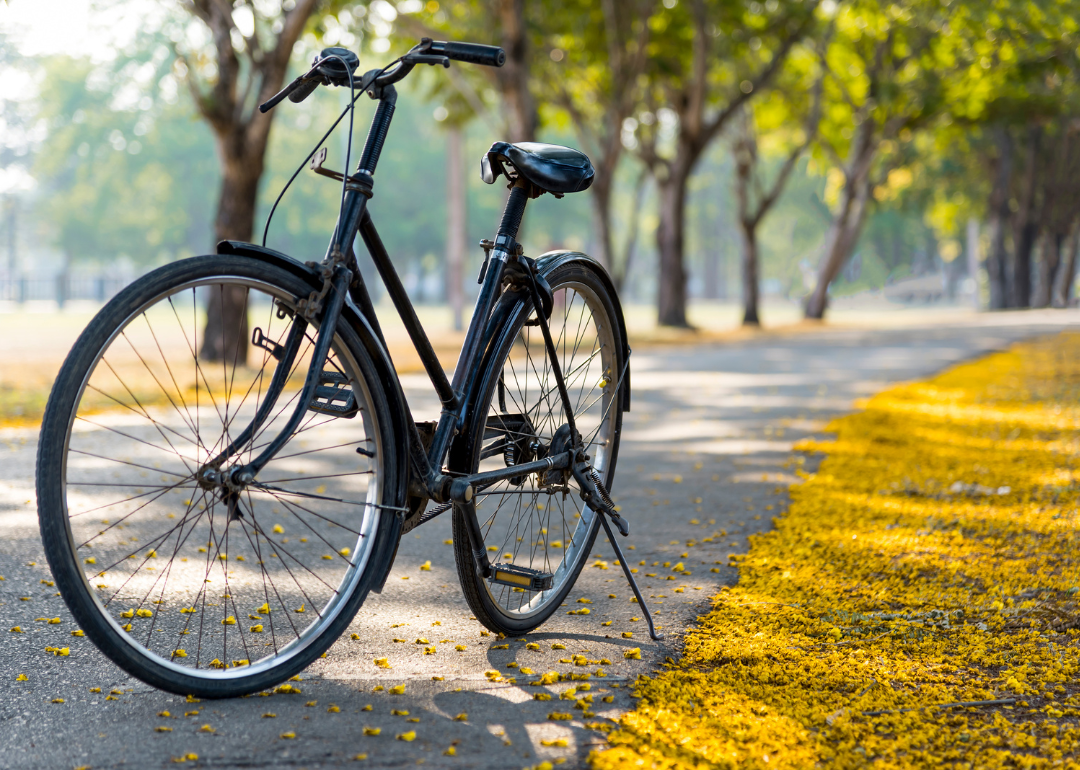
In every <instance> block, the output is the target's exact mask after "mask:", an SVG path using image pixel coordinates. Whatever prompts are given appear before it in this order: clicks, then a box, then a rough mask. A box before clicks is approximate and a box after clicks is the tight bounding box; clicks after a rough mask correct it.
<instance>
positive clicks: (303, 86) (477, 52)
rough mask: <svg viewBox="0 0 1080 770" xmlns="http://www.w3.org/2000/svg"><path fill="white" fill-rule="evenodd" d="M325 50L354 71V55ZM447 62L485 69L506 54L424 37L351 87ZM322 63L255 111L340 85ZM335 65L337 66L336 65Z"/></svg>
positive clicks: (386, 81)
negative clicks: (322, 87)
mask: <svg viewBox="0 0 1080 770" xmlns="http://www.w3.org/2000/svg"><path fill="white" fill-rule="evenodd" d="M327 51H334V52H335V54H337V55H342V54H344V55H345V58H346V59H347V60H348V65H347V66H349V67H350V68H355V66H356V65H355V64H353V61H356V62H358V61H359V60H358V59H356V54H353V53H351V52H349V51H344V50H343V49H327ZM324 54H325V52H324ZM350 57H351V58H350ZM447 59H450V60H453V61H460V62H466V63H468V64H482V65H484V66H486V67H501V66H503V64H504V63H505V62H506V52H505V51H504V50H503V49H502V48H499V47H498V46H494V45H481V44H479V43H455V42H446V41H444V40H430V39H429V38H424V39H423V40H421V41H420V44H419V45H417V46H414V47H413V49H412V50H411V51H409V53H407V54H406V55H405V56H403V57H401V59H400V60H399V61H398V62H397V66H396V67H394V68H393V69H390V70H389V71H387V70H385V69H383V70H373V71H372V72H370V73H368V75H365V76H364V77H363V78H361V79H359V80H357V81H356V83H355V84H354V85H355V87H356V88H357V89H363V90H367V89H369V88H370V87H371V86H386V85H391V84H393V83H396V82H398V81H399V80H401V79H403V78H404V77H405V76H406V75H408V74H409V73H410V72H412V70H413V68H414V67H415V66H416V65H417V64H432V65H434V64H443V65H444V66H449V62H448V61H446V60H447ZM323 62H324V59H323V58H322V57H319V58H317V59H316V61H315V63H314V65H313V66H312V68H311V69H310V70H308V72H306V73H304V74H303V75H301V76H300V77H298V78H296V80H294V81H292V82H291V83H289V84H288V85H287V86H285V87H284V88H283V89H281V90H280V91H278V92H277V93H276V94H274V95H273V96H271V97H270V98H269V99H267V100H266V101H265V102H263V103H262V104H260V105H259V112H269V111H270V110H272V109H274V107H276V106H277V105H278V104H279V103H280V102H281V100H282V99H284V98H285V97H286V96H288V97H289V100H290V101H292V102H302V101H304V99H306V98H308V97H309V96H311V94H312V92H313V91H314V90H315V89H316V88H318V87H319V86H320V85H323V84H327V85H328V84H330V83H331V82H332V83H334V84H335V85H342V83H341V82H340V75H339V73H336V72H335V73H334V75H335V77H332V78H331V77H327V76H326V73H321V70H320V68H321V67H322V65H323ZM335 66H337V64H336V63H335ZM344 66H346V65H341V69H342V71H344ZM369 75H374V76H375V77H374V79H373V80H372V79H369V77H368V76H369ZM346 85H347V84H346Z"/></svg>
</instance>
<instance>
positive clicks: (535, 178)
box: [480, 142, 593, 198]
mask: <svg viewBox="0 0 1080 770" xmlns="http://www.w3.org/2000/svg"><path fill="white" fill-rule="evenodd" d="M500 174H503V175H505V176H506V178H507V179H509V180H511V181H513V180H515V179H517V177H518V176H519V175H520V176H523V177H525V179H527V180H528V181H530V182H532V183H533V184H534V185H536V186H537V187H539V188H540V189H541V190H543V191H544V192H549V193H552V194H553V195H555V196H556V197H559V198H561V197H562V196H563V195H564V194H565V193H572V192H581V191H582V190H587V189H588V188H589V185H591V184H592V180H593V167H592V163H590V162H589V158H588V156H587V155H585V153H583V152H579V151H578V150H575V149H572V148H570V147H562V146H560V145H557V144H541V143H540V142H518V143H517V144H510V143H509V142H495V144H493V145H491V149H490V150H488V151H487V154H485V155H484V157H483V158H481V159H480V177H481V178H482V179H483V180H484V181H485V182H487V183H488V184H494V183H495V180H496V179H498V178H499V175H500Z"/></svg>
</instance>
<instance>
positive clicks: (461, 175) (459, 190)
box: [446, 125, 468, 332]
mask: <svg viewBox="0 0 1080 770" xmlns="http://www.w3.org/2000/svg"><path fill="white" fill-rule="evenodd" d="M467 206H468V196H467V185H466V182H465V158H464V140H463V132H462V130H461V126H457V125H454V126H450V128H449V130H448V131H447V132H446V301H447V302H448V303H449V305H450V312H451V315H452V316H453V319H454V331H456V332H459V331H461V330H462V329H463V328H464V325H463V321H462V317H461V316H462V312H463V310H464V307H465V296H464V294H465V287H464V275H463V270H464V266H465V251H466V249H467V248H468V245H467V240H468V235H467V234H466V225H467V223H468V208H467Z"/></svg>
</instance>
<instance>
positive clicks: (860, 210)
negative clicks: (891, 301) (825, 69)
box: [806, 118, 878, 320]
mask: <svg viewBox="0 0 1080 770" xmlns="http://www.w3.org/2000/svg"><path fill="white" fill-rule="evenodd" d="M857 130H858V134H857V135H856V137H855V141H854V142H853V143H852V146H851V153H850V156H849V161H848V164H847V169H846V170H845V176H846V177H847V179H846V181H845V183H844V189H843V192H842V197H841V200H840V210H839V211H838V212H837V214H836V216H835V217H833V221H832V224H830V225H829V232H828V234H827V235H826V236H825V250H824V253H823V254H822V260H821V267H820V268H819V269H818V280H817V285H816V286H815V287H814V291H813V292H812V293H811V294H810V298H809V299H808V300H807V302H806V317H807V318H810V319H814V320H821V319H822V318H824V317H825V310H826V309H827V308H828V306H829V285H830V284H831V283H832V282H833V280H834V279H835V278H836V276H837V275H839V274H840V270H841V268H843V267H844V263H846V262H847V260H848V257H850V256H851V252H852V250H853V249H854V248H855V244H856V242H857V241H858V240H859V234H860V233H861V232H862V226H863V222H864V221H865V219H866V204H867V202H868V201H869V198H870V166H871V164H872V163H873V161H874V156H875V155H876V154H877V148H878V140H877V137H876V128H875V126H874V122H873V121H872V120H870V119H869V118H867V119H866V120H864V121H863V122H862V123H861V124H860V125H859V128H858V129H857Z"/></svg>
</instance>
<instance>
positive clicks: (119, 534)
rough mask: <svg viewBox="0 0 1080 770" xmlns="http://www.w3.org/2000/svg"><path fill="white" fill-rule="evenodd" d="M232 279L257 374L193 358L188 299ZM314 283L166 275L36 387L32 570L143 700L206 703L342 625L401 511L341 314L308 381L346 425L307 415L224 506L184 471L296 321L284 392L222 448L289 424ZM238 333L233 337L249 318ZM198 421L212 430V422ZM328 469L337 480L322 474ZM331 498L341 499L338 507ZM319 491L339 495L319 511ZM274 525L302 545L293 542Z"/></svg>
mask: <svg viewBox="0 0 1080 770" xmlns="http://www.w3.org/2000/svg"><path fill="white" fill-rule="evenodd" d="M237 287H239V288H242V289H243V290H244V294H243V297H244V302H245V306H244V312H243V314H242V315H243V318H245V319H246V318H247V317H248V316H252V317H255V318H256V319H257V320H259V322H260V323H263V321H262V320H261V319H263V318H265V319H266V320H265V325H266V327H267V328H266V332H265V333H264V335H263V339H264V340H266V341H264V343H263V345H262V346H259V347H255V346H254V345H253V346H252V350H251V352H250V353H249V357H254V358H255V359H256V365H255V366H254V367H252V366H249V365H248V364H247V359H245V360H244V361H243V362H238V364H237V365H236V366H233V367H229V366H227V365H225V364H224V363H222V364H217V363H205V362H204V363H203V364H200V356H199V355H197V354H196V351H198V350H199V344H198V335H199V334H200V333H201V327H202V325H203V323H204V317H203V316H201V315H200V312H201V311H200V308H201V306H202V302H201V299H200V292H201V293H202V295H209V294H212V293H213V292H214V291H215V290H219V291H221V292H225V291H233V290H236V289H237ZM312 289H313V287H312V286H311V285H310V284H309V283H308V282H307V281H305V280H303V279H302V278H300V277H298V276H297V275H295V274H293V273H291V272H289V271H287V270H285V269H283V268H280V267H277V266H274V265H269V264H267V263H264V262H261V261H259V260H256V259H252V258H249V257H245V256H237V255H230V256H222V255H219V256H206V257H195V258H191V259H186V260H182V261H179V262H175V263H172V264H169V265H166V266H164V267H161V268H159V269H157V270H155V271H153V272H151V273H149V274H147V275H146V276H144V277H142V278H140V279H139V280H137V281H135V282H134V283H133V284H131V285H130V286H128V287H127V288H126V289H125V290H124V291H122V292H121V293H120V294H119V295H117V296H116V297H115V298H114V299H113V300H112V301H110V302H109V303H108V304H107V305H106V306H105V307H104V308H103V309H102V310H101V311H100V312H99V313H98V314H97V316H95V318H94V319H93V320H92V321H91V323H90V324H89V326H88V327H87V328H86V330H85V331H84V332H83V333H82V335H81V336H80V337H79V340H78V341H77V342H76V344H75V346H74V347H73V349H72V351H71V353H70V354H69V355H68V358H67V360H66V361H65V363H64V365H63V367H62V369H61V370H60V373H59V375H58V377H57V379H56V382H55V384H54V387H53V390H52V393H51V395H50V398H49V402H48V405H47V408H46V412H45V417H44V420H43V424H42V432H41V440H40V444H39V448H38V467H37V494H38V514H39V524H40V528H41V535H42V540H43V542H44V546H45V553H46V556H47V558H48V561H49V566H50V567H51V569H52V572H53V575H54V576H55V579H56V584H57V587H58V588H59V590H60V593H61V595H62V596H63V598H64V600H65V602H66V603H67V606H68V608H69V609H70V610H71V613H72V615H74V617H75V620H76V621H77V623H78V624H79V627H80V628H81V629H82V630H83V631H84V633H85V635H86V636H87V637H89V639H90V640H91V641H92V642H93V643H94V644H95V645H96V646H97V647H98V649H100V650H101V651H102V652H103V653H104V654H105V655H106V656H107V657H108V658H110V659H111V660H112V661H113V662H114V663H116V664H117V665H118V666H120V668H122V669H123V670H124V671H126V672H128V673H129V674H131V675H132V676H134V677H137V678H138V679H140V680H142V681H144V682H146V683H148V684H150V685H152V686H154V687H157V688H159V689H162V690H167V691H170V692H174V693H178V694H189V695H195V696H198V697H201V698H224V697H234V696H238V695H244V694H248V693H251V692H256V691H259V690H264V689H266V688H269V687H273V686H274V685H277V684H279V683H280V682H282V681H284V680H286V679H289V678H290V677H292V676H294V675H295V674H297V673H298V672H300V671H301V670H303V669H304V668H305V667H306V666H307V665H308V664H310V663H311V662H312V661H313V660H315V659H316V658H318V657H319V656H320V655H322V654H323V653H324V652H325V651H326V650H327V649H328V648H329V647H330V645H331V644H332V643H333V642H334V641H335V640H336V639H337V638H338V637H339V636H340V635H341V634H342V633H343V632H344V631H345V629H346V628H347V627H348V625H349V623H350V622H351V621H352V619H353V617H354V616H355V615H356V612H357V611H358V610H359V608H360V606H361V604H362V603H363V602H364V599H365V598H366V596H367V594H368V592H369V591H370V590H371V589H372V588H373V587H376V585H375V583H376V581H377V580H379V579H381V577H382V575H383V574H384V573H385V571H386V569H388V567H389V559H390V554H392V553H393V550H394V544H395V542H396V538H397V536H398V532H399V531H400V520H399V518H398V516H397V515H396V514H395V513H392V512H390V511H388V510H387V508H392V507H396V506H400V505H401V504H402V501H403V500H404V495H405V486H406V478H405V474H406V473H407V469H406V468H404V467H402V464H401V462H400V458H399V456H398V454H397V451H396V450H395V449H393V447H394V446H395V441H396V439H395V437H394V432H393V429H392V425H393V421H392V419H391V416H392V415H391V412H390V402H388V400H387V395H386V393H385V391H384V389H383V385H382V384H381V380H380V377H379V374H380V369H379V366H378V365H377V363H376V362H375V360H374V359H373V357H372V356H371V354H370V353H369V352H368V350H367V347H366V344H365V343H367V342H370V340H365V339H364V338H363V330H357V329H355V328H353V327H352V326H351V325H350V324H348V323H347V322H346V321H345V320H344V318H343V319H342V320H341V321H340V322H339V323H338V329H337V332H336V334H335V338H334V342H333V345H332V349H331V355H330V356H329V358H328V363H327V365H326V367H325V369H324V372H326V371H330V372H334V371H336V372H339V373H340V374H341V378H339V379H338V381H337V387H340V388H342V389H343V390H342V391H341V393H342V394H345V390H344V389H348V391H349V392H351V394H352V398H353V401H352V403H353V405H354V406H355V407H356V412H355V413H354V414H353V415H352V418H351V419H345V418H344V417H343V416H342V415H340V414H331V413H327V412H325V411H313V410H310V409H309V413H308V414H306V415H305V417H304V422H303V423H301V426H300V427H299V428H298V429H297V430H296V431H295V432H294V434H293V435H292V436H291V437H290V439H289V442H288V443H286V444H285V446H284V447H283V448H282V449H281V451H279V453H278V454H277V456H275V458H274V459H273V460H271V461H270V463H269V464H268V465H267V466H266V467H265V468H264V469H263V471H262V472H261V473H260V476H259V480H260V482H261V483H263V484H267V485H271V486H273V487H274V488H275V489H277V490H278V491H277V492H273V491H271V492H267V491H266V490H265V489H262V488H259V489H256V488H254V487H251V486H249V487H247V488H246V489H245V490H244V492H243V493H242V494H239V495H234V496H233V497H232V498H231V499H226V498H225V497H224V496H223V495H222V493H221V492H220V490H219V491H214V490H208V489H206V488H205V487H202V486H200V485H199V483H198V477H199V476H198V473H199V471H196V472H191V468H193V467H194V468H202V467H205V466H204V465H200V463H203V464H204V463H205V462H206V461H207V460H208V459H210V458H211V457H212V456H214V455H215V454H216V453H218V452H220V447H221V446H223V445H224V443H225V442H226V441H228V440H230V436H232V437H235V435H236V434H235V433H233V432H231V431H232V428H233V427H236V428H237V429H238V428H239V426H240V425H243V424H244V423H245V420H246V421H247V422H248V423H250V422H251V419H252V417H251V415H252V414H253V413H256V412H257V410H258V406H257V405H258V404H261V403H263V402H262V400H261V399H263V398H264V396H265V394H266V393H267V392H268V390H269V389H268V387H267V389H266V390H264V389H263V386H264V384H265V383H266V382H267V381H269V380H271V379H272V378H271V377H270V375H268V374H267V370H268V369H269V368H271V367H272V366H274V364H273V363H272V362H273V361H274V360H275V355H274V352H273V351H274V349H273V347H272V345H273V344H274V342H275V341H276V342H278V343H279V344H280V342H287V340H288V333H289V332H288V330H291V329H293V328H294V327H299V328H300V329H302V330H303V333H304V337H305V339H304V340H303V345H304V347H303V348H302V349H301V355H300V357H298V358H297V359H296V361H295V363H294V365H293V369H292V370H291V371H290V373H289V374H290V379H287V380H286V384H287V387H286V388H285V390H284V391H283V393H282V395H281V397H280V399H278V401H277V402H276V403H275V404H274V407H273V408H272V409H270V410H269V411H268V412H267V414H268V416H267V418H266V421H265V422H264V423H263V425H262V427H261V429H260V430H259V431H256V432H255V433H254V434H253V435H252V436H251V437H250V438H249V440H248V441H247V442H246V443H245V444H243V445H242V446H241V450H242V451H241V452H240V454H239V455H238V457H239V458H240V459H241V460H243V461H248V459H249V458H250V457H252V456H253V454H255V453H257V450H259V449H261V447H262V446H264V445H265V444H259V443H257V442H259V441H264V440H265V441H266V442H267V443H268V442H269V439H270V438H271V437H273V436H275V435H276V431H275V426H280V425H281V424H283V423H284V421H285V420H287V418H288V416H289V415H290V414H291V412H292V403H293V400H295V398H296V397H297V396H298V394H299V387H298V383H299V382H302V380H303V376H304V373H305V372H306V367H304V366H303V365H302V361H303V355H304V351H305V350H310V347H311V344H310V343H311V342H312V340H313V337H314V335H315V329H316V328H317V326H318V324H319V322H320V320H321V319H319V318H318V316H316V317H315V318H314V320H313V321H312V323H311V324H307V325H306V326H301V325H300V322H299V321H297V320H296V319H297V317H298V316H297V314H295V313H291V312H290V311H289V308H290V307H291V308H293V309H295V307H296V304H295V302H296V300H297V299H298V298H305V297H307V296H308V295H309V294H310V293H311V291H312ZM170 309H171V311H172V312H171V313H170V312H169V311H170ZM189 314H190V317H189ZM170 316H175V327H176V328H174V327H173V320H172V318H171V317H170ZM221 322H222V323H223V324H224V323H225V315H224V312H223V313H222V318H221ZM237 323H239V324H240V328H241V329H242V330H243V331H244V333H245V334H246V327H247V323H248V322H247V321H246V320H243V321H238V322H237ZM189 328H190V329H194V330H195V332H194V335H193V336H192V335H189V334H188V333H187V332H188V330H189ZM259 331H260V332H261V328H260V330H259ZM127 348H130V349H131V350H132V351H134V353H135V355H134V356H131V355H129V354H128V353H127V352H125V350H126V349H127ZM188 357H190V361H189V360H187V358H188ZM260 359H261V362H260ZM260 363H261V366H259V364H260ZM140 366H141V367H142V368H141V369H140V368H139V367H140ZM211 366H213V367H215V371H210V368H211ZM217 366H220V367H221V376H220V378H219V379H215V378H218V374H217V373H216V367H217ZM144 370H145V371H144ZM147 375H149V376H147ZM190 376H193V377H194V385H191V384H190V383H191V380H190V379H186V377H190ZM110 378H111V379H110ZM342 378H343V379H342ZM343 382H347V385H346V384H342V383H343ZM114 383H119V384H120V385H121V386H122V387H116V385H115V384H114ZM245 384H246V385H247V389H246V390H243V388H244V386H245ZM192 388H194V391H192ZM241 392H242V393H243V396H241ZM103 394H104V395H105V396H108V398H103V397H102V395H103ZM253 394H254V395H253ZM343 397H344V395H343ZM200 398H201V399H202V401H200ZM110 399H112V400H111V401H110ZM113 402H115V403H113ZM211 403H212V404H213V408H211V406H210V404H211ZM265 403H270V399H269V398H268V397H267V398H266V402H265ZM395 403H396V402H395ZM233 407H235V408H233ZM279 407H280V408H279ZM222 409H224V412H222V411H221V410H222ZM275 412H276V414H275ZM230 420H231V421H230ZM215 421H217V422H220V428H219V429H215V430H217V431H218V433H214V432H213V431H211V430H210V429H211V428H212V427H213V426H214V425H215ZM234 423H235V425H234ZM361 430H363V437H361V436H360V431H361ZM218 434H220V435H218ZM346 438H348V439H349V440H348V441H347V442H346V441H345V439H346ZM97 447H100V449H96V448H97ZM169 448H175V449H176V451H175V453H174V455H175V456H173V454H171V453H170V451H168V450H169ZM361 450H362V451H361ZM353 463H355V465H353ZM335 469H341V472H340V473H330V471H334V470H335ZM155 474H160V476H161V481H162V485H157V483H156V481H155V480H154V479H152V478H151V476H153V475H155ZM316 484H318V486H316ZM150 487H152V490H151V491H150V492H147V491H146V490H147V488H150ZM87 490H89V491H87ZM114 490H115V491H114ZM327 490H330V493H327V494H324V492H327ZM334 493H337V494H334ZM346 494H348V495H351V496H352V497H354V498H356V499H354V500H351V501H347V502H343V499H344V498H345V496H346ZM200 495H201V498H200ZM215 496H216V497H215ZM331 497H334V498H335V499H337V500H338V502H337V503H333V504H331V503H328V502H326V501H327V500H328V499H330V498H331ZM125 498H130V499H125ZM181 498H186V499H184V500H183V503H180V502H179V501H180V499H181ZM200 500H201V502H200ZM133 501H137V502H133ZM230 506H231V507H230ZM179 514H182V515H181V516H180V518H179V524H174V523H173V521H172V520H173V519H176V517H177V516H178V515H179ZM118 517H119V518H118ZM215 517H216V518H215ZM215 521H216V524H215ZM99 522H108V524H100V523H99ZM163 522H164V523H163ZM271 524H272V525H273V526H271ZM170 527H171V528H172V529H170ZM215 527H216V529H215ZM286 528H288V529H286ZM94 530H98V534H96V535H94V534H93V531H94ZM217 530H221V531H220V533H218V532H217ZM237 530H240V531H239V532H238V531H237ZM162 531H165V532H166V534H165V535H164V536H163V535H162ZM230 532H231V533H232V534H233V544H230V541H229V533H230ZM288 534H300V535H302V536H301V537H300V538H299V540H298V541H296V542H291V541H290V538H289V537H288ZM173 540H175V543H173V542H172V541H173ZM84 541H85V542H84ZM128 541H130V542H128ZM204 542H205V545H203V543H204ZM87 543H88V544H89V546H88V547H86V548H83V547H81V546H80V545H79V544H81V545H82V546H85V545H86V544H87ZM286 544H288V545H286ZM339 544H341V545H339ZM349 544H351V545H349ZM128 550H131V555H130V556H124V553H125V551H128ZM159 550H160V551H162V556H164V557H165V559H166V560H167V561H165V560H163V559H162V558H161V557H159V555H158V553H157V552H158V551H159ZM170 550H171V555H170V554H169V553H168V552H169V551H170ZM88 554H92V555H88ZM279 554H280V555H279ZM95 557H96V558H95ZM116 557H121V558H118V559H117V558H116ZM215 557H216V558H215ZM238 562H246V563H238ZM294 573H295V574H294ZM287 575H288V576H292V582H291V583H290V582H289V581H288V577H287ZM200 577H201V578H202V580H201V581H200V580H199V578H200ZM222 581H223V585H224V588H221V584H222ZM320 581H321V584H320ZM92 583H94V584H96V586H95V585H92ZM215 583H217V585H215ZM159 584H160V585H159ZM147 585H149V588H147ZM144 589H145V590H144ZM215 589H220V590H221V591H223V593H218V591H217V590H215ZM167 591H168V593H166V592H167ZM151 595H156V598H155V599H150V597H151ZM124 608H126V609H124ZM121 609H123V611H120V610H121ZM245 611H246V612H247V614H248V617H244V613H245ZM218 616H221V617H220V619H219V618H218ZM125 621H127V622H126V623H125ZM196 621H197V626H198V636H197V649H194V648H193V647H192V642H195V641H196V639H195V638H194V628H195V625H194V624H195V623H196ZM252 621H255V622H254V624H252ZM244 628H247V629H248V631H247V633H245V632H244ZM267 630H269V632H270V633H269V634H266V631H267ZM181 645H183V646H181ZM204 648H205V649H204ZM219 648H220V651H218V650H219ZM177 650H179V652H180V654H177V652H176V651H177ZM211 656H212V659H211Z"/></svg>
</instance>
